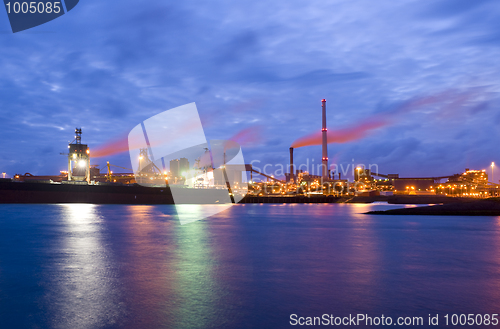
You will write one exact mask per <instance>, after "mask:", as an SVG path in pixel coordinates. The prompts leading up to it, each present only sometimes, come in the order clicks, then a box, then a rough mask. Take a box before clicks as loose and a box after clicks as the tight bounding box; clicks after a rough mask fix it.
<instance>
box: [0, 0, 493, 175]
mask: <svg viewBox="0 0 500 329" xmlns="http://www.w3.org/2000/svg"><path fill="white" fill-rule="evenodd" d="M0 40H1V46H0V118H1V121H0V172H6V173H7V174H8V175H9V176H13V175H14V174H16V173H17V174H24V173H26V172H30V173H32V174H37V175H43V174H58V173H59V171H60V170H65V169H67V168H66V166H67V162H66V158H65V157H64V156H63V155H60V154H59V153H61V152H66V151H67V143H68V141H71V140H72V138H73V135H74V129H75V127H81V128H82V130H83V136H82V138H83V143H85V144H88V145H89V147H90V149H91V151H92V149H96V148H98V147H99V146H102V145H104V144H106V143H109V142H113V141H115V140H117V139H120V138H123V137H124V136H126V135H127V134H128V132H129V131H130V130H131V129H132V128H133V127H135V126H136V125H137V124H139V123H140V122H142V121H144V120H145V119H147V118H149V117H151V116H153V115H155V114H158V113H160V112H162V111H165V110H168V109H170V108H174V107H177V106H181V105H184V104H187V103H191V102H196V105H197V107H198V111H199V113H200V116H201V118H202V122H203V124H204V128H205V133H206V136H207V138H208V139H230V138H231V137H232V136H235V135H237V134H238V133H240V132H241V131H242V130H244V129H247V130H246V132H249V131H250V132H255V133H254V134H253V136H252V134H251V133H250V134H249V135H250V137H249V138H246V139H245V140H244V142H245V143H244V144H243V152H244V155H245V160H246V162H247V163H250V162H251V161H252V160H260V161H261V162H260V166H261V167H263V165H264V164H266V163H269V164H273V165H278V164H281V165H288V159H289V158H288V157H289V152H288V149H289V147H290V145H292V143H293V142H294V141H295V140H297V139H298V138H299V137H302V136H306V135H309V134H311V133H315V132H317V131H320V130H321V99H323V98H325V99H326V100H327V115H328V129H329V132H332V134H335V133H334V132H335V131H340V132H339V136H348V134H351V135H352V136H353V137H352V138H351V139H348V140H339V142H337V143H331V144H329V158H330V162H334V163H337V164H338V165H340V164H342V165H343V166H347V165H351V164H352V163H353V159H354V163H356V164H358V163H363V164H367V165H368V164H377V165H378V167H379V171H380V172H381V173H399V174H400V176H412V177H415V176H441V175H449V174H454V173H459V172H463V170H464V169H465V168H466V167H467V168H471V169H486V168H489V165H490V163H491V162H492V161H495V162H496V163H498V166H499V167H497V168H498V169H497V172H496V173H495V181H498V178H500V156H499V154H498V150H499V146H498V145H499V144H500V132H499V130H498V129H496V127H497V126H498V125H499V124H500V111H499V109H500V99H499V91H500V5H499V3H498V1H494V0H489V1H480V0H473V1H472V0H447V1H421V0H412V1H383V0H379V1H372V0H367V1H286V2H285V1H274V0H272V1H238V2H228V1H217V0H215V1H208V2H207V1H188V2H185V1H184V2H167V1H131V0H121V1H102V0H81V1H80V3H79V5H78V6H76V7H75V8H74V9H73V10H72V11H71V12H69V13H67V14H65V15H63V16H61V17H60V18H57V19H55V20H54V21H51V22H48V23H46V24H44V25H41V26H38V27H35V28H32V29H29V30H26V31H23V32H19V33H15V34H13V33H12V31H11V29H10V25H9V21H8V17H7V14H6V11H5V10H4V9H0ZM374 122H376V123H380V124H375V125H373V123H374ZM371 123H372V124H371ZM370 124H371V125H370ZM367 126H369V129H366V127H367ZM362 129H365V130H363V131H359V130H362ZM351 135H349V136H351ZM332 136H333V135H332ZM295 155H296V159H295V163H296V164H297V165H300V164H301V163H305V162H306V161H307V160H306V159H309V161H312V159H314V161H315V163H319V162H320V161H321V147H320V146H304V147H301V148H297V149H296V150H295ZM108 160H109V161H110V162H111V163H114V164H116V165H120V166H124V167H128V168H130V166H131V164H130V159H129V157H128V153H121V154H118V155H113V156H109V157H101V158H95V159H93V160H92V164H99V165H100V166H101V167H104V165H105V163H106V161H108ZM257 166H259V165H257ZM489 170H490V169H488V171H489ZM268 172H271V169H268Z"/></svg>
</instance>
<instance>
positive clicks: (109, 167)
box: [107, 161, 133, 182]
mask: <svg viewBox="0 0 500 329" xmlns="http://www.w3.org/2000/svg"><path fill="white" fill-rule="evenodd" d="M111 166H113V167H117V168H121V169H125V170H130V171H132V172H133V170H132V169H130V168H125V167H120V166H117V165H113V164H111V163H109V161H107V168H108V181H110V182H112V181H113V180H112V179H111Z"/></svg>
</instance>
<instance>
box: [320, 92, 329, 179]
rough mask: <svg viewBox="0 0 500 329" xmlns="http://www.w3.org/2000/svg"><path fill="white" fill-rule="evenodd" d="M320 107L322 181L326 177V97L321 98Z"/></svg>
mask: <svg viewBox="0 0 500 329" xmlns="http://www.w3.org/2000/svg"><path fill="white" fill-rule="evenodd" d="M321 109H322V112H323V128H322V129H321V133H322V137H323V143H322V145H323V158H322V159H321V161H322V166H321V167H322V170H323V174H322V177H323V181H326V180H327V179H328V148H327V144H328V138H327V135H326V99H323V100H321Z"/></svg>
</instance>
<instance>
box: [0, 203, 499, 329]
mask: <svg viewBox="0 0 500 329" xmlns="http://www.w3.org/2000/svg"><path fill="white" fill-rule="evenodd" d="M395 207H398V206H393V205H392V206H390V205H383V204H377V205H355V204H310V205H309V204H293V205H272V204H265V205H258V204H247V205H237V206H234V207H232V208H230V209H229V210H228V211H226V212H223V213H221V214H218V215H217V216H215V217H213V218H210V219H208V220H203V221H199V222H195V223H191V224H187V225H180V224H179V223H178V221H177V220H176V218H175V210H174V208H173V207H172V206H168V205H167V206H121V205H84V204H73V205H0V327H1V328H286V327H290V324H289V321H290V315H291V314H297V315H299V316H304V317H305V316H321V315H322V314H324V313H326V314H333V315H336V316H348V315H349V314H357V313H367V314H368V315H371V316H380V315H381V314H384V315H385V316H391V317H393V318H396V317H398V316H422V317H423V318H424V319H425V321H427V319H428V314H430V313H431V314H434V315H435V314H440V316H441V318H440V324H441V325H440V326H439V327H443V325H442V322H441V321H444V320H443V316H444V315H445V314H446V313H449V314H452V313H458V314H460V313H465V314H468V313H473V314H476V313H481V314H484V313H499V311H500V218H498V217H432V216H371V215H364V214H362V213H363V212H366V211H369V210H374V209H376V210H383V209H389V208H395ZM422 327H425V326H421V328H422Z"/></svg>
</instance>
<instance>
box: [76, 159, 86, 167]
mask: <svg viewBox="0 0 500 329" xmlns="http://www.w3.org/2000/svg"><path fill="white" fill-rule="evenodd" d="M86 164H87V161H85V160H80V161H79V162H78V165H79V166H80V168H83V167H85V165H86Z"/></svg>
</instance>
